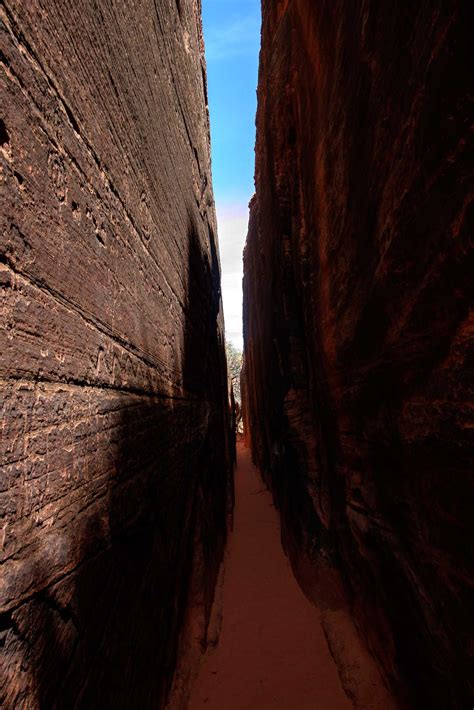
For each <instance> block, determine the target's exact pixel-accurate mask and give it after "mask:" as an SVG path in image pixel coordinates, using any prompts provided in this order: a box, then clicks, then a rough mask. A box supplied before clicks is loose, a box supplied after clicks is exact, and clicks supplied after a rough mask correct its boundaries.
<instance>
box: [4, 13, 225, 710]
mask: <svg viewBox="0 0 474 710" xmlns="http://www.w3.org/2000/svg"><path fill="white" fill-rule="evenodd" d="M2 19H3V26H2V29H1V47H2V55H3V59H2V62H3V64H2V117H1V118H2V123H1V160H2V173H3V185H2V261H1V264H0V269H1V270H0V275H1V284H2V318H1V319H2V326H3V330H2V341H1V342H2V345H1V350H2V365H1V368H2V369H1V373H0V375H1V378H2V395H3V397H2V399H3V413H2V417H3V437H2V464H3V468H2V473H1V498H2V507H3V511H2V515H3V520H2V537H1V543H2V563H1V572H0V576H1V587H0V605H1V629H0V633H1V644H2V649H1V651H2V673H3V676H2V677H3V679H4V680H3V681H2V688H1V700H0V704H2V707H6V708H20V707H21V708H37V707H42V708H52V707H61V708H66V707H83V708H85V707H88V708H89V707H90V708H96V707H97V708H105V707H117V708H119V707H126V708H131V707H137V708H138V707H140V708H141V707H153V708H156V707H161V706H162V705H163V703H164V700H165V697H166V695H167V692H168V689H169V686H170V683H171V679H172V674H173V669H174V666H175V657H176V649H177V644H178V637H179V631H180V629H186V628H188V627H189V629H191V628H192V635H193V637H194V640H195V641H196V643H202V645H203V647H205V645H206V629H207V623H208V620H209V614H210V608H211V604H212V599H213V595H214V585H215V581H216V578H217V575H218V571H219V565H220V561H221V557H222V552H223V547H224V542H225V535H226V512H227V507H228V502H227V501H228V499H229V498H228V490H229V483H228V481H229V469H230V460H229V451H228V448H229V446H228V439H227V429H228V405H227V379H226V370H225V360H224V351H223V324H222V315H221V299H220V273H219V272H220V269H219V260H218V254H217V246H216V237H215V233H216V223H215V215H214V207H213V198H212V190H211V185H210V167H209V162H210V158H209V135H208V118H207V109H206V103H207V99H206V85H205V84H206V78H205V65H204V59H203V44H202V36H201V19H200V3H199V2H198V0H181V1H180V2H174V0H173V2H171V0H158V1H157V2H153V1H152V0H143V2H140V3H116V2H115V1H113V0H105V1H103V2H100V3H90V2H79V3H77V2H76V3H57V2H53V1H52V0H46V1H43V0H41V2H40V1H39V0H29V1H28V2H21V1H16V0H9V1H8V2H6V3H5V5H4V8H3V10H2ZM183 633H184V631H183ZM181 638H182V639H183V636H181Z"/></svg>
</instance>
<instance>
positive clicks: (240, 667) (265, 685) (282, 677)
mask: <svg viewBox="0 0 474 710" xmlns="http://www.w3.org/2000/svg"><path fill="white" fill-rule="evenodd" d="M235 489H236V490H235V493H236V505H235V519H234V532H233V533H232V535H231V536H230V540H229V547H228V553H227V559H226V569H225V578H224V588H223V624H222V631H221V635H220V640H219V644H218V646H217V647H216V648H214V649H210V650H209V651H208V652H207V654H206V657H205V659H204V661H203V665H202V667H201V670H200V673H199V676H198V678H197V681H196V684H195V686H194V689H193V693H192V697H191V702H190V705H189V710H197V709H198V708H206V710H339V708H341V709H342V708H345V709H349V708H352V703H351V702H350V701H349V699H348V698H347V696H346V695H345V693H344V691H343V690H342V687H341V683H340V681H339V676H338V673H337V669H336V666H335V664H334V661H333V660H332V657H331V655H330V653H329V650H328V647H327V643H326V639H325V637H324V633H323V630H322V628H321V625H320V622H319V618H318V612H317V610H316V609H315V608H314V607H313V606H312V605H311V604H310V602H309V601H308V600H307V599H306V597H305V596H304V595H303V592H302V591H301V590H300V588H299V586H298V584H297V582H296V580H295V578H294V577H293V573H292V571H291V567H290V564H289V562H288V560H287V558H286V557H285V555H284V553H283V550H282V547H281V543H280V529H279V520H278V515H277V512H276V511H275V509H274V507H273V504H272V498H271V495H270V493H269V492H268V491H267V490H266V488H265V487H264V485H263V483H262V481H261V480H260V478H259V477H258V474H257V472H256V470H255V468H254V466H253V465H252V463H251V459H250V453H249V451H248V450H247V449H245V448H244V447H243V445H241V444H240V445H239V447H238V462H237V468H236V472H235Z"/></svg>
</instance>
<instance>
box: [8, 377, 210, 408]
mask: <svg viewBox="0 0 474 710" xmlns="http://www.w3.org/2000/svg"><path fill="white" fill-rule="evenodd" d="M0 382H1V383H4V384H8V383H12V382H14V383H16V384H18V385H21V384H23V385H49V386H51V387H54V388H59V389H69V388H70V389H71V390H77V389H90V390H94V391H97V390H103V391H105V392H116V393H118V394H124V395H138V396H140V397H144V398H148V399H166V400H171V401H182V402H205V403H207V404H212V402H210V401H209V400H206V399H201V398H199V397H197V396H196V395H190V396H179V395H170V394H165V393H164V392H159V391H158V392H157V391H153V390H145V389H140V388H139V387H116V386H114V385H111V384H107V383H101V384H99V383H93V382H87V381H85V380H74V379H64V380H62V379H57V380H52V379H49V378H47V377H41V376H39V377H35V378H31V379H28V378H25V377H16V376H15V375H11V376H10V377H1V378H0Z"/></svg>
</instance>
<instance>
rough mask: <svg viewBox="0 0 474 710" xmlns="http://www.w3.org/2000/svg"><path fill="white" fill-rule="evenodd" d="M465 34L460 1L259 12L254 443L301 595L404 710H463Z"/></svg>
mask: <svg viewBox="0 0 474 710" xmlns="http://www.w3.org/2000/svg"><path fill="white" fill-rule="evenodd" d="M470 27H472V4H471V3H469V2H467V1H463V0H459V1H456V0H433V1H432V2H418V3H409V4H403V3H380V2H377V1H376V0H367V1H364V2H363V1H362V0H356V1H355V2H345V1H344V2H342V0H321V1H320V2H314V1H313V0H294V1H293V2H288V1H287V0H264V2H263V36H262V52H261V60H260V76H259V88H258V115H257V147H256V193H257V194H256V198H255V200H254V201H253V203H252V210H251V218H250V227H249V234H248V240H247V246H246V251H245V277H244V327H245V370H246V376H247V383H246V388H245V389H244V392H246V402H245V407H244V418H245V421H246V423H247V436H250V438H251V444H252V450H253V455H254V458H255V460H256V462H257V463H258V465H259V466H260V468H261V469H262V470H263V472H264V475H265V478H266V480H267V482H268V483H269V484H270V486H271V487H272V489H273V492H274V497H275V500H276V502H277V504H278V506H279V508H280V511H281V516H282V524H283V541H284V544H285V547H286V549H287V551H288V553H289V555H290V557H291V559H292V563H293V565H294V569H295V571H296V573H297V575H298V577H299V580H300V582H301V584H302V586H303V588H304V589H305V591H306V593H307V594H308V595H310V596H312V597H313V598H314V599H315V600H317V601H318V603H319V604H321V603H324V604H326V605H327V606H328V607H329V608H337V606H338V605H343V603H344V602H343V601H342V599H343V597H342V596H341V594H342V593H341V588H340V580H341V579H342V581H343V587H344V589H345V594H346V595H347V596H348V598H349V602H350V606H351V609H352V613H353V615H354V619H355V621H356V624H357V627H358V629H359V631H360V633H361V635H362V637H363V638H364V639H365V640H366V642H367V644H368V646H369V648H370V649H371V651H372V653H373V654H375V656H376V657H377V659H378V661H379V663H380V667H381V668H382V670H383V673H384V675H385V677H386V679H387V680H388V681H389V682H390V683H391V684H392V687H394V688H395V689H396V691H397V693H398V695H399V698H400V702H402V703H403V704H406V703H407V704H410V703H411V702H413V704H414V706H415V707H443V708H444V707H467V706H468V705H469V698H470V697H471V699H472V695H471V693H472V687H470V686H469V678H471V679H472V677H473V673H472V667H470V663H469V644H470V639H471V638H472V627H471V614H470V607H469V605H468V586H469V583H470V581H471V580H472V566H471V562H472V560H471V559H470V554H469V543H468V541H469V540H470V539H472V510H471V507H470V505H469V503H468V501H469V500H470V493H471V490H472V488H471V487H472V481H471V480H470V476H471V475H472V471H473V470H474V466H473V456H472V452H473V448H472V420H471V421H470V408H469V397H470V395H471V396H472V369H471V370H469V362H470V363H471V366H472V355H473V348H472V327H473V326H472V314H471V313H470V310H469V304H470V302H472V301H471V299H472V283H473V282H472V274H473V273H474V270H473V263H472V261H473V260H472V251H469V235H470V236H471V237H472V230H473V182H472V172H471V170H472V151H471V150H470V143H469V119H470V118H472V104H470V103H469V94H471V96H472V89H471V75H470V67H471V66H472V52H471V46H472V38H471V35H470V32H471V30H470V29H469V28H470ZM471 146H472V144H471ZM469 372H470V373H471V375H469Z"/></svg>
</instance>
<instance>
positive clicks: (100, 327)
mask: <svg viewBox="0 0 474 710" xmlns="http://www.w3.org/2000/svg"><path fill="white" fill-rule="evenodd" d="M15 226H16V225H15ZM3 261H4V263H5V265H6V266H7V268H8V269H9V270H10V271H11V272H12V273H13V274H14V275H15V278H17V279H20V280H21V281H24V283H26V284H28V285H29V286H30V287H31V288H36V289H38V291H40V292H41V293H43V294H46V295H47V296H49V297H50V298H52V299H53V300H54V301H56V303H59V305H60V306H62V308H64V309H65V310H67V311H69V312H70V313H72V314H74V315H75V316H76V317H78V318H81V319H82V320H83V321H84V322H85V323H87V325H88V326H89V327H90V328H93V329H94V330H96V331H97V332H98V333H100V334H101V335H103V336H105V337H106V338H109V340H111V341H112V342H113V343H115V344H116V345H118V346H119V347H120V348H122V350H124V351H125V352H126V353H129V355H131V356H132V357H135V358H137V360H140V361H141V362H142V363H143V364H144V365H145V366H146V367H149V368H150V369H156V368H158V367H160V366H162V367H164V368H165V369H168V368H167V367H166V364H165V363H164V362H162V361H159V360H156V359H155V358H154V357H153V356H149V355H147V354H146V353H144V352H143V351H142V350H140V349H139V348H138V347H136V346H135V345H133V343H131V342H128V341H127V340H125V339H124V338H122V337H121V336H120V335H118V334H117V333H114V332H113V331H112V330H111V329H110V328H109V327H108V326H107V325H106V324H105V323H103V322H101V321H100V320H99V319H97V318H94V316H92V315H90V316H89V315H87V314H86V313H84V311H83V310H81V308H79V307H78V306H77V305H76V304H75V303H74V302H73V301H71V300H70V299H69V298H67V297H66V296H64V295H63V294H61V293H59V291H57V290H56V289H55V288H53V287H51V286H49V285H48V284H47V283H46V282H45V281H43V280H42V279H41V278H37V277H35V276H34V275H33V274H28V273H25V272H23V271H18V270H17V269H16V268H15V264H14V263H13V262H12V261H11V260H10V259H9V258H8V257H6V258H4V259H3Z"/></svg>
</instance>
